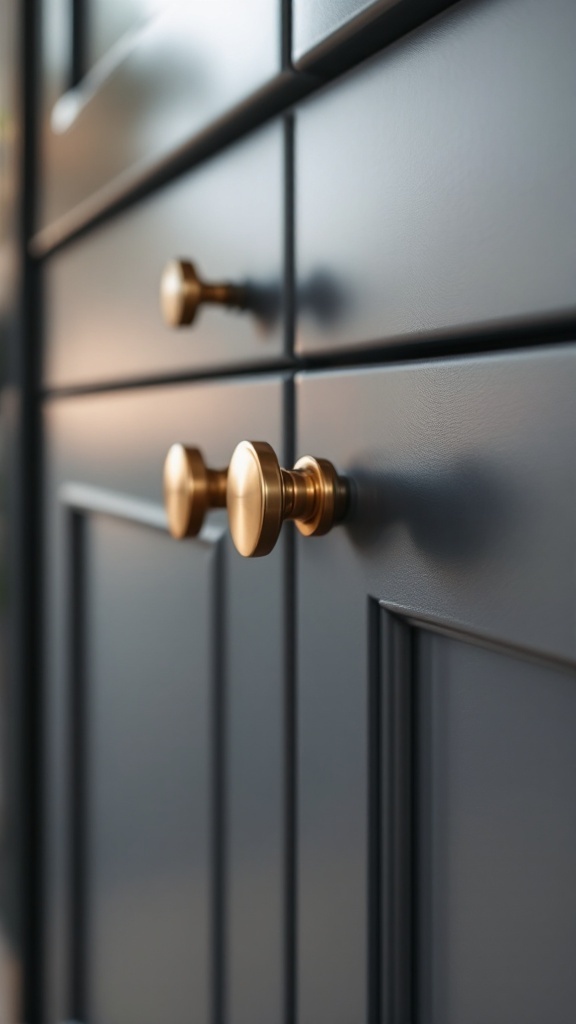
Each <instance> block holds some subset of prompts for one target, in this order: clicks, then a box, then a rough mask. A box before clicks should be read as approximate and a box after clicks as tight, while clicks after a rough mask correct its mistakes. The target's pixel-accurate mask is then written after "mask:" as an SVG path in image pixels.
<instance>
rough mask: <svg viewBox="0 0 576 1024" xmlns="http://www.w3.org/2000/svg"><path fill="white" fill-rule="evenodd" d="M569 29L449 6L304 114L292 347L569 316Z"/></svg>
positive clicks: (537, 18)
mask: <svg viewBox="0 0 576 1024" xmlns="http://www.w3.org/2000/svg"><path fill="white" fill-rule="evenodd" d="M575 32H576V8H575V7H574V4H573V3H571V0H552V3H549V4H546V5H544V4H542V3H540V0H487V2H483V3H475V2H465V3H461V4H457V5H456V6H455V7H454V8H453V9H452V10H450V11H448V12H445V13H444V14H443V15H441V16H440V17H438V18H437V19H435V20H434V21H433V22H431V23H430V24H428V25H424V26H423V27H421V28H420V29H418V30H417V31H416V32H414V33H412V34H411V35H410V36H409V37H407V38H406V39H405V40H402V41H400V42H399V43H397V44H396V45H395V46H393V47H391V48H389V49H388V50H387V51H386V52H385V53H383V54H382V55H381V56H380V57H378V58H377V59H375V60H374V61H372V62H371V63H370V64H368V65H366V66H365V67H363V68H362V69H360V70H358V71H357V72H355V73H353V74H351V75H349V76H348V77H346V79H344V80H342V82H340V83H338V84H337V85H335V86H334V87H333V88H331V89H330V90H329V91H326V92H325V93H323V94H321V95H318V96H317V97H316V98H314V99H313V100H311V101H310V102H309V103H308V104H307V105H305V106H304V107H303V108H302V109H301V110H300V111H299V112H298V114H297V117H296V214H295V217H296V263H297V289H298V323H297V340H296V347H297V351H298V352H300V353H302V354H310V353H317V352H329V351H333V350H343V349H354V348H357V347H363V348H366V347H370V346H375V345H377V346H381V345H391V346H392V345H394V344H397V343H400V342H407V341H412V342H413V341H420V340H422V341H423V340H426V339H433V338H439V337H442V339H445V338H446V337H450V336H462V335H464V334H467V333H468V334H469V333H477V332H478V331H483V332H485V331H489V330H493V329H495V328H497V329H501V328H502V327H503V326H508V325H514V326H518V325H522V324H523V323H532V324H538V323H539V322H541V321H543V320H544V319H546V320H547V321H550V320H553V319H560V320H562V319H565V318H571V319H573V318H574V308H575V307H574V284H573V282H574V278H575V277H576V241H575V239H576V205H575V204H574V202H573V195H572V192H573V188H572V183H573V180H574V176H575V173H576V120H575V113H574V105H573V104H571V103H570V101H569V99H568V97H570V96H573V95H574V94H575V92H576V64H575V62H574V60H573V52H572V40H573V38H574V35H575Z"/></svg>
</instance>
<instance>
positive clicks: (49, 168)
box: [38, 0, 282, 228]
mask: <svg viewBox="0 0 576 1024" xmlns="http://www.w3.org/2000/svg"><path fill="white" fill-rule="evenodd" d="M61 8H62V3H61V0H47V2H46V4H45V10H44V17H45V20H46V24H47V29H49V31H46V33H45V43H44V49H45V53H44V57H43V61H44V72H43V74H44V81H43V89H44V97H43V100H44V107H45V120H44V131H43V147H42V165H43V171H44V174H43V187H42V193H41V202H40V218H39V224H38V227H39V228H42V227H46V226H47V225H49V224H51V223H53V222H54V221H55V220H56V219H58V218H59V217H61V216H63V215H64V214H66V213H68V212H69V211H70V210H72V209H74V208H75V207H77V206H78V205H79V204H80V203H82V202H83V201H85V200H87V199H89V198H90V197H93V196H94V195H95V194H96V193H98V192H99V191H100V190H101V189H105V188H107V187H109V186H110V185H111V183H112V182H115V181H116V180H117V179H119V178H120V176H123V180H124V181H125V180H126V178H127V177H128V178H129V177H130V175H132V174H140V173H141V172H142V170H143V169H144V168H145V167H146V166H148V165H151V164H154V163H155V162H157V161H159V160H160V159H162V158H164V157H165V156H167V155H168V154H169V153H171V152H172V151H173V150H174V149H176V148H177V147H178V146H181V145H182V144H183V143H185V142H187V141H188V140H189V139H190V138H192V137H193V136H194V135H196V134H198V133H199V132H201V131H203V130H205V129H206V128H207V127H209V126H210V124H211V123H213V122H215V121H216V120H217V119H218V118H221V117H222V116H223V115H225V114H226V113H227V111H229V110H230V109H231V108H233V107H235V106H237V105H238V104H240V103H241V102H243V101H245V100H246V99H247V98H248V97H249V96H250V95H251V94H252V93H254V92H255V91H257V90H259V89H261V88H262V87H264V86H265V85H266V83H267V82H269V81H270V80H271V79H273V78H274V76H276V75H278V74H279V73H280V71H281V49H282V47H281V3H280V0H247V2H243V3H242V4H237V3H235V2H234V0H210V2H209V3H207V2H205V0H193V2H187V3H176V4H170V5H167V6H166V9H165V10H164V11H161V12H159V13H157V14H156V16H154V17H151V18H150V17H148V18H146V17H145V15H146V13H147V8H148V10H149V9H150V8H151V9H152V10H153V8H154V5H153V4H149V5H146V4H144V3H143V4H141V5H140V9H138V7H137V5H133V6H132V7H130V6H129V5H126V11H125V13H126V15H132V16H133V17H132V21H130V19H129V20H128V22H127V27H129V28H130V30H129V31H128V32H127V33H125V34H124V35H123V36H122V37H121V38H120V39H118V40H117V41H116V43H115V45H112V46H111V47H110V48H109V49H108V51H107V52H106V53H105V54H104V55H103V56H101V60H100V62H99V63H98V62H96V63H95V64H94V65H93V66H92V67H91V68H87V69H86V71H87V74H86V75H85V77H84V78H83V79H81V81H80V84H79V86H78V87H77V88H76V89H74V90H70V92H69V93H66V91H65V90H66V89H68V86H69V79H70V73H71V61H72V58H71V54H70V52H69V41H70V39H71V38H72V32H71V28H70V25H69V23H68V21H67V11H62V9H61ZM116 13H117V18H118V21H121V17H122V13H123V12H122V11H121V10H120V11H118V10H117V12H116ZM137 15H138V16H137ZM88 28H90V22H89V25H88ZM97 34H98V33H97V32H96V35H97ZM97 42H98V41H97V40H96V41H95V42H94V46H93V47H92V49H94V48H95V47H96V52H94V54H93V56H94V57H97V56H98V55H99V53H98V52H97ZM100 45H102V43H100ZM87 49H88V54H87V56H88V59H90V57H91V56H92V54H91V47H90V38H89V39H88V47H87ZM70 121H71V123H70Z"/></svg>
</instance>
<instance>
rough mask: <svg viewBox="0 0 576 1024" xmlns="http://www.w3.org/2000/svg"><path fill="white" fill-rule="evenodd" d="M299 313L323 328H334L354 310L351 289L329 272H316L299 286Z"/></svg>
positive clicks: (320, 270) (319, 270)
mask: <svg viewBox="0 0 576 1024" xmlns="http://www.w3.org/2000/svg"><path fill="white" fill-rule="evenodd" d="M297 300H298V301H297V305H298V312H299V313H300V314H307V315H308V316H309V317H310V318H311V319H313V320H315V321H316V323H317V324H319V326H321V327H332V326H334V324H336V323H338V322H339V321H340V320H341V319H342V318H343V316H344V314H350V312H351V311H352V310H353V299H352V294H351V292H350V290H349V289H347V288H346V286H345V285H344V283H343V282H342V281H339V280H338V279H337V278H335V277H334V275H333V274H331V273H330V272H329V271H326V270H322V269H321V268H320V269H318V270H315V271H314V273H313V274H311V275H310V276H309V277H308V278H307V279H306V280H304V281H302V282H301V283H300V284H299V286H298V295H297Z"/></svg>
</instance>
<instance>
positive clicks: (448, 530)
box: [346, 458, 515, 562]
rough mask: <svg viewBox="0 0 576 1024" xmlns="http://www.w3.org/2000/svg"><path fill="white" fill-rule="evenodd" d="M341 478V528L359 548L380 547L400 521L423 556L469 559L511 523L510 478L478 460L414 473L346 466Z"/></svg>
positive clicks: (481, 553) (500, 537) (461, 461)
mask: <svg viewBox="0 0 576 1024" xmlns="http://www.w3.org/2000/svg"><path fill="white" fill-rule="evenodd" d="M347 476H348V478H349V479H350V480H351V484H352V485H351V499H350V510H349V513H348V516H347V522H346V528H347V530H348V533H349V535H350V537H351V539H352V542H353V543H354V545H355V546H356V547H357V548H358V549H359V550H370V549H371V548H372V547H375V546H376V545H381V544H382V540H383V538H384V535H385V533H386V531H387V530H389V529H390V527H391V526H393V525H397V524H402V523H403V524H404V525H405V526H406V528H407V529H408V531H409V533H410V535H411V536H412V539H413V540H414V543H415V544H416V546H417V547H418V548H420V549H421V550H422V551H424V552H426V553H427V554H429V555H432V556H434V557H435V558H438V559H439V560H442V561H445V562H451V561H453V560H454V561H462V560H463V559H464V560H467V561H469V562H474V561H475V560H477V559H479V558H481V557H482V555H483V554H484V553H485V551H486V549H487V547H488V546H489V545H491V544H492V543H494V541H495V540H498V543H499V544H500V543H501V541H502V537H503V536H504V535H505V534H506V533H507V532H508V531H509V530H510V529H511V527H512V521H513V518H514V516H513V511H514V505H515V502H514V501H513V498H512V495H511V489H510V482H509V481H503V480H499V479H498V476H497V474H496V473H495V472H494V468H493V467H492V466H490V467H488V466H487V465H485V464H483V463H482V462H481V461H479V460H478V459H474V458H470V459H466V458H462V459H459V460H458V461H455V462H454V463H453V464H452V465H451V466H447V467H446V468H445V469H435V470H433V471H430V472H426V471H425V470H423V469H422V470H420V472H416V473H410V472H406V473H398V472H394V471H391V472H386V471H383V472H380V473H376V472H370V470H369V469H366V467H363V466H351V467H349V469H348V470H347Z"/></svg>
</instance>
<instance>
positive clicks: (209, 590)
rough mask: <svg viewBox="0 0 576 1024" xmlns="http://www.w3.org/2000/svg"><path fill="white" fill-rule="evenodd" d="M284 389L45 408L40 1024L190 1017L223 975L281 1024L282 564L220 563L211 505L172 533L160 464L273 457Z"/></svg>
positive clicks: (256, 386) (237, 1007) (230, 389)
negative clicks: (183, 457)
mask: <svg viewBox="0 0 576 1024" xmlns="http://www.w3.org/2000/svg"><path fill="white" fill-rule="evenodd" d="M286 386H287V385H286V383H285V382H284V381H282V380H278V379H275V380H272V379H268V380H266V379H260V380H258V381H253V380H247V381H243V382H241V383H232V382H229V381H221V382H219V383H203V384H196V385H189V384H185V385H178V384H176V385H171V386H170V387H159V388H146V389H142V390H140V389H138V388H134V389H130V391H127V392H122V391H111V392H105V393H100V394H97V395H88V396H82V397H74V398H72V397H67V398H64V399H57V400H52V401H50V402H49V403H48V404H47V405H46V407H45V410H44V427H45V439H46V444H45V455H46V458H45V480H46V490H45V496H46V504H45V519H44V523H45V533H44V542H45V543H44V551H45V555H46V563H45V570H46V571H45V581H46V583H45V586H46V590H45V599H46V603H45V608H46V618H45V637H46V642H45V651H44V653H45V665H46V676H45V678H46V713H47V722H48V727H47V736H46V750H47V755H48V761H47V766H46V773H45V778H46V788H45V793H46V799H47V807H46V811H47V813H46V821H47V859H46V874H45V879H44V881H45V891H46V913H47V920H46V928H45V934H46V939H47V941H46V947H45V949H46V962H45V972H44V976H45V979H46V984H47V988H48V993H47V1012H46V1019H47V1020H48V1021H50V1022H51V1024H55V1022H57V1021H62V1020H86V1019H88V1020H102V1021H104V1020H109V1021H120V1020H122V1021H126V1022H127V1024H137V1022H138V1021H157V1020H161V1019H163V1018H164V1017H166V1019H167V1020H170V1021H173V1022H178V1024H183V1022H185V1021H189V1020H190V1014H191V1007H192V1008H193V1017H194V1020H195V1021H198V1024H208V1022H209V1021H210V1020H212V1019H213V1015H214V1014H219V1012H221V1011H219V1006H218V1005H215V1004H214V1002H213V998H215V999H216V1000H219V999H221V992H222V988H223V969H224V968H223V964H224V962H225V964H226V998H227V1007H228V1009H229V1012H230V1014H231V1017H232V1018H233V1019H235V1020H242V1021H244V1020H247V1021H248V1020H254V1019H256V1018H257V1017H258V1015H259V1014H260V1013H261V1014H262V1015H263V1017H264V1018H265V1019H266V1020H267V1021H271V1022H272V1024H281V1022H282V1019H283V1015H282V1005H283V999H284V991H283V959H284V956H283V936H284V928H285V923H284V860H283V853H282V848H283V842H284V816H285V811H284V806H283V800H284V791H285V786H286V783H285V779H284V770H285V764H284V759H285V754H284V741H283V737H284V727H283V721H282V716H283V709H284V700H285V696H284V683H285V680H284V668H283V662H284V650H285V644H286V640H285V636H284V629H285V625H284V623H285V608H284V600H285V599H284V593H285V587H286V577H285V572H286V570H285V562H286V550H285V548H284V545H283V544H281V545H280V546H279V548H278V550H277V551H275V552H274V553H273V555H272V556H271V558H270V559H269V560H267V562H266V564H265V565H263V566H260V567H258V566H255V565H254V563H252V562H248V561H246V560H244V559H241V558H240V557H239V556H238V555H237V554H236V552H235V550H234V548H233V546H232V544H231V542H230V539H229V536H228V529H227V523H226V515H225V512H224V510H222V509H221V510H217V511H213V512H211V513H210V514H209V517H208V518H207V520H206V522H205V524H204V526H203V529H202V531H201V532H200V534H199V535H198V536H197V537H195V538H193V539H189V540H186V541H182V542H178V541H175V540H172V539H171V537H169V536H168V533H167V528H166V527H167V523H166V517H165V515H164V512H163V503H162V465H163V461H164V457H165V455H166V452H167V451H168V449H169V446H170V445H171V444H172V443H173V442H175V441H181V442H184V443H185V444H189V445H198V446H200V447H201V448H202V450H203V453H204V455H205V458H206V461H207V463H208V464H209V465H210V466H214V467H224V466H226V465H227V461H228V459H229V457H230V454H231V453H232V451H233V449H234V446H235V444H236V443H237V441H238V440H239V438H241V437H244V436H247V437H253V436H256V437H266V438H268V439H269V440H270V441H271V443H273V444H274V445H275V446H278V450H279V452H281V453H282V454H283V455H285V450H284V438H283V429H284V415H285V389H286ZM248 598H249V599H248ZM262 638H265V642H264V641H263V639H262ZM72 780H73V781H72ZM248 933H249V936H250V941H249V942H247V941H246V936H247V934H248ZM214 993H215V995H214Z"/></svg>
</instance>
